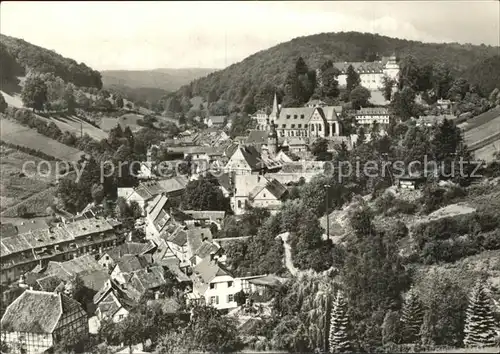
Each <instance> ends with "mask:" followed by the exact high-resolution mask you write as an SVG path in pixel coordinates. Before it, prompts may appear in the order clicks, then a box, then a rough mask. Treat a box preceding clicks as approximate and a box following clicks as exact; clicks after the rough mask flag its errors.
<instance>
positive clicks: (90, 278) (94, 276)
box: [80, 270, 110, 291]
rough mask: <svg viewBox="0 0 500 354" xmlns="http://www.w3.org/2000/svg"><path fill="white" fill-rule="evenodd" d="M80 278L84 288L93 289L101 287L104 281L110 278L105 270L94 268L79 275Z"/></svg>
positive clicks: (96, 289)
mask: <svg viewBox="0 0 500 354" xmlns="http://www.w3.org/2000/svg"><path fill="white" fill-rule="evenodd" d="M80 278H81V279H82V282H83V285H84V286H85V287H86V288H88V289H92V290H94V291H98V290H99V289H101V288H102V286H103V285H104V283H106V282H107V281H108V280H109V279H110V277H109V274H108V273H107V272H106V271H105V270H95V271H93V272H90V273H87V274H83V275H81V276H80Z"/></svg>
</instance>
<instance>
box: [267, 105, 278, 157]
mask: <svg viewBox="0 0 500 354" xmlns="http://www.w3.org/2000/svg"><path fill="white" fill-rule="evenodd" d="M275 98H276V96H275ZM270 125H271V129H270V130H269V134H268V135H267V151H268V153H269V156H270V157H274V156H276V154H277V153H278V133H276V127H275V124H274V120H272V121H271V122H270Z"/></svg>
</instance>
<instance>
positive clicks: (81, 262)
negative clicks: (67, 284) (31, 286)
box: [45, 254, 102, 279]
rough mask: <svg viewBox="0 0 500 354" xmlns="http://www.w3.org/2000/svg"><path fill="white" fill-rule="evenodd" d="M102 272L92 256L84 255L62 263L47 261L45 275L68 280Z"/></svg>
mask: <svg viewBox="0 0 500 354" xmlns="http://www.w3.org/2000/svg"><path fill="white" fill-rule="evenodd" d="M97 270H102V266H101V265H100V264H99V263H98V262H97V261H96V260H95V258H94V256H93V255H90V254H86V255H83V256H80V257H77V258H73V259H70V260H67V261H64V262H54V261H49V263H48V264H47V269H46V270H45V274H50V275H58V276H60V277H61V278H63V279H69V278H70V277H73V276H75V275H77V274H84V273H85V274H87V273H91V272H93V271H97Z"/></svg>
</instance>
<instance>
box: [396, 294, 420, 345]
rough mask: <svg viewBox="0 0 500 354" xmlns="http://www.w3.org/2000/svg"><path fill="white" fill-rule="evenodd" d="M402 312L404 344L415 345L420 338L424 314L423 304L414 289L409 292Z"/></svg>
mask: <svg viewBox="0 0 500 354" xmlns="http://www.w3.org/2000/svg"><path fill="white" fill-rule="evenodd" d="M401 312H402V313H401V324H402V326H403V335H402V339H403V343H415V342H416V341H417V340H418V339H419V336H420V331H421V327H422V323H423V320H424V312H423V308H422V304H421V303H420V301H419V299H418V296H417V294H416V293H415V291H414V290H413V288H412V289H410V291H408V293H407V295H406V298H405V300H404V303H403V308H402V311H401Z"/></svg>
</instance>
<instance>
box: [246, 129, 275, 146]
mask: <svg viewBox="0 0 500 354" xmlns="http://www.w3.org/2000/svg"><path fill="white" fill-rule="evenodd" d="M268 135H269V132H267V131H265V130H250V132H249V134H248V137H247V138H246V140H245V144H247V145H252V144H256V145H262V144H267V136H268Z"/></svg>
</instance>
